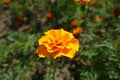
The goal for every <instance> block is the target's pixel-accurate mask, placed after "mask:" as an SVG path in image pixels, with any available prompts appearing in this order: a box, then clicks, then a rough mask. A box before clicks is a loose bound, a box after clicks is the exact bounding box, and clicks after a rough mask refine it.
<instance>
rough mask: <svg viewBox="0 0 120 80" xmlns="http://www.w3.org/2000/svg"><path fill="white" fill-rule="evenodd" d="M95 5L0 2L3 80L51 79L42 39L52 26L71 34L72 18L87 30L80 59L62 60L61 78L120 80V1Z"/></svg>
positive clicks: (52, 0) (67, 0) (56, 0)
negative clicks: (41, 49)
mask: <svg viewBox="0 0 120 80" xmlns="http://www.w3.org/2000/svg"><path fill="white" fill-rule="evenodd" d="M93 2H94V6H90V5H89V4H86V5H81V4H80V3H77V2H75V1H74V0H62V1H61V0H11V2H10V3H9V4H4V3H3V0H0V80H49V79H47V78H48V76H50V74H52V72H49V70H50V65H51V63H52V61H51V60H50V58H45V59H42V58H39V57H38V56H37V54H36V53H35V52H36V48H37V47H38V43H37V40H38V39H39V38H40V37H41V36H42V35H43V33H44V32H45V31H47V30H48V29H51V28H63V29H65V30H68V31H70V32H71V31H72V30H74V28H73V27H72V26H71V24H70V22H71V21H72V20H76V21H78V25H79V26H80V27H82V28H83V33H81V34H79V35H77V36H76V37H77V38H78V39H79V40H80V46H81V48H80V51H79V52H78V53H77V54H76V56H75V58H74V59H68V58H65V57H62V58H60V59H59V64H58V65H57V72H56V76H57V79H56V80H120V1H119V0H109V1H108V0H93ZM48 12H51V13H53V18H52V19H50V20H49V19H47V18H46V14H47V13H48ZM96 16H97V17H96Z"/></svg>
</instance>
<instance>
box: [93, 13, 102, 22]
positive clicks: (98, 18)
mask: <svg viewBox="0 0 120 80" xmlns="http://www.w3.org/2000/svg"><path fill="white" fill-rule="evenodd" d="M94 20H95V21H97V22H101V21H102V18H101V17H100V16H99V15H95V17H94Z"/></svg>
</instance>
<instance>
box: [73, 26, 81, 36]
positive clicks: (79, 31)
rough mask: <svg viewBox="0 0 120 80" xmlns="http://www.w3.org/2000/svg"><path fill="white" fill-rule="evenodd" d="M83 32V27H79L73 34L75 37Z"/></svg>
mask: <svg viewBox="0 0 120 80" xmlns="http://www.w3.org/2000/svg"><path fill="white" fill-rule="evenodd" d="M82 32H83V28H81V27H77V28H75V29H74V30H73V32H72V33H73V34H74V35H78V34H80V33H82Z"/></svg>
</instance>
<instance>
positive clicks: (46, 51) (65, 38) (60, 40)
mask: <svg viewBox="0 0 120 80" xmlns="http://www.w3.org/2000/svg"><path fill="white" fill-rule="evenodd" d="M44 34H45V35H44V36H43V37H41V38H40V39H39V41H38V43H39V45H40V46H39V47H38V49H37V54H38V56H39V57H47V56H52V57H53V58H54V59H56V58H57V57H61V56H66V57H69V58H73V57H74V56H75V53H76V51H78V49H79V40H78V39H76V38H74V36H73V34H72V33H70V32H67V31H65V30H63V29H57V30H55V29H51V30H49V31H47V32H45V33H44Z"/></svg>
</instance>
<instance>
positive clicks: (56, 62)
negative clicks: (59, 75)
mask: <svg viewBox="0 0 120 80" xmlns="http://www.w3.org/2000/svg"><path fill="white" fill-rule="evenodd" d="M57 64H58V60H57V59H56V60H55V62H54V64H53V67H52V68H53V75H52V78H53V80H55V72H56V67H57Z"/></svg>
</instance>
